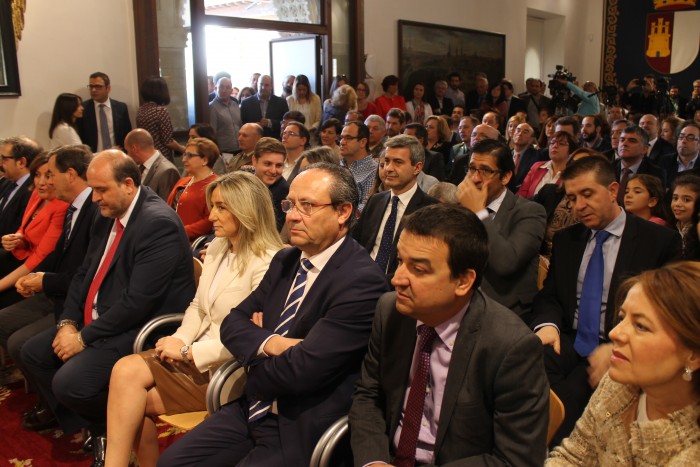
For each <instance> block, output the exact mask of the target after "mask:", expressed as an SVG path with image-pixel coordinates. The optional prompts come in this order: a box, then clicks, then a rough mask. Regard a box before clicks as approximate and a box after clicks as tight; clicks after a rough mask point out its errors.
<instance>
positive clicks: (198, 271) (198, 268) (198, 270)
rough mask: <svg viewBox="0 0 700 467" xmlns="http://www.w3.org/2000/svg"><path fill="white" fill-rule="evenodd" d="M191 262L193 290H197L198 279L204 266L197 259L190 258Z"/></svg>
mask: <svg viewBox="0 0 700 467" xmlns="http://www.w3.org/2000/svg"><path fill="white" fill-rule="evenodd" d="M192 262H193V263H194V288H195V290H197V288H198V287H199V278H200V277H201V276H202V268H203V267H204V265H203V264H202V262H201V261H200V260H199V259H198V258H195V257H192Z"/></svg>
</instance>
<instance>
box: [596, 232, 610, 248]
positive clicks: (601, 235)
mask: <svg viewBox="0 0 700 467" xmlns="http://www.w3.org/2000/svg"><path fill="white" fill-rule="evenodd" d="M610 235H612V234H611V233H610V232H608V231H607V230H600V231H598V233H596V234H595V243H596V246H597V245H602V244H603V243H605V241H606V240H607V239H608V238H609V237H610Z"/></svg>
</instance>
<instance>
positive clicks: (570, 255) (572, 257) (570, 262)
mask: <svg viewBox="0 0 700 467" xmlns="http://www.w3.org/2000/svg"><path fill="white" fill-rule="evenodd" d="M590 233H591V231H590V230H589V229H588V228H586V226H584V225H583V224H577V226H576V231H575V232H573V236H572V237H573V240H574V241H573V244H572V245H571V248H570V250H569V251H567V252H566V253H565V254H566V257H567V260H566V261H564V264H562V265H561V267H562V269H565V270H563V271H560V272H558V275H559V277H563V278H566V277H568V278H577V277H578V272H579V269H580V268H581V262H582V261H583V253H584V251H585V250H586V244H587V243H588V238H589V237H590ZM559 267H560V266H559V265H557V268H559ZM577 282H578V281H577V280H566V281H564V286H563V288H564V289H565V291H564V296H565V297H569V300H570V301H569V303H568V306H566V307H565V312H566V313H567V314H569V315H570V316H571V323H569V324H573V317H574V310H576V306H577V305H576V284H577Z"/></svg>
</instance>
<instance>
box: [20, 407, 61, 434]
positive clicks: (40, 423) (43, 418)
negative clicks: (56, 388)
mask: <svg viewBox="0 0 700 467" xmlns="http://www.w3.org/2000/svg"><path fill="white" fill-rule="evenodd" d="M57 424H58V422H57V421H56V417H54V416H53V413H52V412H51V411H50V410H49V409H44V408H42V409H40V410H38V411H36V413H33V414H30V415H28V416H26V417H22V426H23V427H24V429H25V430H29V431H41V430H47V429H49V428H53V427H55V426H56V425H57Z"/></svg>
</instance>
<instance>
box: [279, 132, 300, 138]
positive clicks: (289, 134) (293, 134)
mask: <svg viewBox="0 0 700 467" xmlns="http://www.w3.org/2000/svg"><path fill="white" fill-rule="evenodd" d="M285 136H288V137H289V136H299V133H294V132H293V131H288V132H286V133H282V138H284V137H285Z"/></svg>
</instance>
